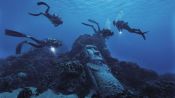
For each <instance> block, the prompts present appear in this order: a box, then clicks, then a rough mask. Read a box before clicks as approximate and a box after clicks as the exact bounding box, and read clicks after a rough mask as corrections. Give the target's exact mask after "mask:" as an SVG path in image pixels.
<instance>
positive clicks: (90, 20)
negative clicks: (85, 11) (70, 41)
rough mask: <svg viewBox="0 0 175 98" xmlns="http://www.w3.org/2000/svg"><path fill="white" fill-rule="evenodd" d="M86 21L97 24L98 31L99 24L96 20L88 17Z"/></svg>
mask: <svg viewBox="0 0 175 98" xmlns="http://www.w3.org/2000/svg"><path fill="white" fill-rule="evenodd" d="M88 21H89V22H92V23H95V24H96V25H97V27H98V31H100V26H99V24H98V23H97V22H96V21H94V20H92V19H88Z"/></svg>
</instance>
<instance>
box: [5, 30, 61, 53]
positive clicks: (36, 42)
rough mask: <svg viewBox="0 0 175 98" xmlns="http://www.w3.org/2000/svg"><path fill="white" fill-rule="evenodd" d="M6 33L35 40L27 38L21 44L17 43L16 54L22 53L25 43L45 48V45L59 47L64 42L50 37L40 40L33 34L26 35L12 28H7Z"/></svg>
mask: <svg viewBox="0 0 175 98" xmlns="http://www.w3.org/2000/svg"><path fill="white" fill-rule="evenodd" d="M5 34H6V35H8V36H14V37H24V38H29V39H31V40H33V41H34V43H33V42H29V41H27V40H25V41H22V42H20V43H19V44H17V46H16V54H20V53H21V49H22V46H23V45H24V44H28V45H30V46H32V47H35V48H43V47H54V48H57V47H60V46H62V42H61V41H59V40H56V39H51V38H48V39H45V40H38V39H36V38H34V37H32V36H29V35H25V34H23V33H20V32H16V31H12V30H8V29H6V30H5Z"/></svg>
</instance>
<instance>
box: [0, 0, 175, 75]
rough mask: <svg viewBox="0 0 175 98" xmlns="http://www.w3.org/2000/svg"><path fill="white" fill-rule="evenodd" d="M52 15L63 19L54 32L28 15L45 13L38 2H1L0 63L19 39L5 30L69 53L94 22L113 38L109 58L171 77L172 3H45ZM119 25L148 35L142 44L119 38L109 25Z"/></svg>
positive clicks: (174, 64) (174, 45)
mask: <svg viewBox="0 0 175 98" xmlns="http://www.w3.org/2000/svg"><path fill="white" fill-rule="evenodd" d="M44 1H46V2H47V3H48V4H49V5H50V6H51V12H53V13H57V14H58V15H60V17H62V19H63V21H64V24H63V25H61V26H59V27H57V28H55V27H54V26H53V25H52V24H51V23H50V22H49V21H48V20H47V19H46V18H45V17H32V16H29V15H28V14H27V12H40V11H44V10H45V8H44V7H38V6H37V5H36V3H37V0H0V32H1V33H0V57H3V58H4V57H7V56H9V55H12V54H14V53H15V45H16V44H17V43H18V42H19V41H21V40H22V39H17V38H12V37H7V36H5V35H4V29H5V28H9V29H12V30H17V31H21V32H24V33H26V34H30V35H33V36H36V37H38V38H41V39H44V38H47V37H56V38H58V39H60V40H62V41H63V42H64V43H65V47H66V48H67V49H71V45H72V43H73V41H74V40H75V39H76V38H77V37H78V36H79V35H81V34H86V33H87V34H93V31H92V30H91V29H89V28H87V27H85V26H83V25H82V24H81V22H86V21H87V19H89V18H90V19H94V20H96V21H98V22H99V23H100V26H101V28H102V27H104V28H109V29H111V30H112V31H114V32H115V35H114V36H113V37H112V38H110V39H109V40H108V41H107V44H108V48H109V49H110V51H111V53H112V55H113V56H114V57H116V58H118V59H119V60H126V61H131V62H136V63H138V64H139V65H141V66H142V67H145V68H149V69H153V70H155V71H157V72H159V73H165V72H174V73H175V51H174V50H175V12H174V10H173V9H175V0H44ZM118 19H122V20H125V21H127V22H128V23H129V25H131V26H133V27H136V28H141V29H143V30H144V31H149V33H148V34H147V35H146V36H147V40H146V41H144V40H143V39H142V38H141V37H140V36H138V35H134V34H130V33H128V32H127V31H124V32H123V33H122V34H119V33H118V31H117V29H116V28H114V27H113V26H112V24H111V22H112V21H113V20H118Z"/></svg>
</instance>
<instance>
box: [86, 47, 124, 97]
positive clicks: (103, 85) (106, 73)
mask: <svg viewBox="0 0 175 98" xmlns="http://www.w3.org/2000/svg"><path fill="white" fill-rule="evenodd" d="M83 52H84V53H85V56H86V57H87V58H88V62H87V63H86V69H87V73H88V75H89V78H90V80H91V82H92V83H93V87H94V88H93V89H94V90H95V91H96V93H97V94H98V95H99V96H100V98H113V97H117V96H118V95H120V94H122V93H123V91H124V87H123V86H122V84H121V83H120V82H119V80H118V79H117V78H115V77H114V76H113V75H112V73H111V71H110V69H109V67H108V66H107V65H106V64H105V63H104V59H103V57H102V55H101V53H100V51H99V50H98V49H97V47H96V46H94V45H86V46H85V47H84V50H83Z"/></svg>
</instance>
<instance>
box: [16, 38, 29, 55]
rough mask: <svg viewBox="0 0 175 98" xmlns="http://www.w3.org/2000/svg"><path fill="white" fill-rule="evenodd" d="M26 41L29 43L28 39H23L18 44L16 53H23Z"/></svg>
mask: <svg viewBox="0 0 175 98" xmlns="http://www.w3.org/2000/svg"><path fill="white" fill-rule="evenodd" d="M26 43H27V41H22V42H20V43H19V44H17V46H16V54H21V49H22V46H23V45H24V44H26Z"/></svg>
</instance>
